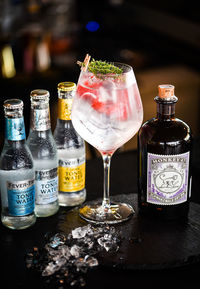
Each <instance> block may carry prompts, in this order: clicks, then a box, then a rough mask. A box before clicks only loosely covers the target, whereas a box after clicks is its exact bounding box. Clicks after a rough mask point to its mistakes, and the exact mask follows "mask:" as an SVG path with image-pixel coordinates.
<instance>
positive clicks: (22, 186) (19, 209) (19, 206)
mask: <svg viewBox="0 0 200 289" xmlns="http://www.w3.org/2000/svg"><path fill="white" fill-rule="evenodd" d="M7 193H8V211H9V214H10V215H12V216H26V215H29V214H31V213H33V211H34V208H35V184H34V179H33V180H25V181H17V182H10V181H8V182H7Z"/></svg>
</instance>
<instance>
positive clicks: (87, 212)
mask: <svg viewBox="0 0 200 289" xmlns="http://www.w3.org/2000/svg"><path fill="white" fill-rule="evenodd" d="M133 214H134V210H133V208H132V207H131V206H130V205H128V204H125V203H111V204H110V206H109V207H103V206H102V203H97V204H96V203H92V202H91V203H86V204H84V205H83V206H82V207H81V208H80V209H79V215H80V217H81V218H82V219H84V220H86V221H88V222H90V223H95V224H117V223H121V222H124V221H127V220H128V219H130V218H131V217H132V215H133Z"/></svg>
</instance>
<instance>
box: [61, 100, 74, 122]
mask: <svg viewBox="0 0 200 289" xmlns="http://www.w3.org/2000/svg"><path fill="white" fill-rule="evenodd" d="M72 103H73V98H68V99H63V98H59V99H58V118H59V119H63V120H71V111H72Z"/></svg>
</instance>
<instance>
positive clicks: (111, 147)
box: [72, 61, 143, 224]
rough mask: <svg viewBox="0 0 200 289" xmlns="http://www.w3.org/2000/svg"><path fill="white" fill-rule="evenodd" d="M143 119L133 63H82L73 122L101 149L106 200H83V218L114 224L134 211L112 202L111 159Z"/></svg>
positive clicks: (89, 140)
mask: <svg viewBox="0 0 200 289" xmlns="http://www.w3.org/2000/svg"><path fill="white" fill-rule="evenodd" d="M102 67H103V69H102ZM94 68H95V70H94ZM105 68H106V69H105ZM142 120H143V108H142V102H141V99H140V93H139V90H138V87H137V83H136V79H135V75H134V73H133V69H132V67H130V66H129V65H126V64H121V63H114V64H108V63H106V62H101V61H92V62H91V64H89V68H88V69H87V67H86V69H85V66H83V69H82V71H81V73H80V77H79V80H78V86H77V91H76V96H75V98H74V102H73V107H72V122H73V125H74V128H75V129H76V131H77V132H78V133H79V134H80V136H81V137H82V138H83V139H84V140H86V141H87V142H88V143H90V144H91V145H92V146H94V147H95V148H96V149H97V150H98V151H99V152H100V153H101V155H102V158H103V164H104V194H103V201H102V202H98V201H94V202H88V203H86V204H84V205H83V206H82V207H81V208H80V209H79V214H80V216H81V217H82V218H83V219H85V220H87V221H89V222H94V223H109V224H114V223H119V222H123V221H125V220H128V219H129V218H130V217H131V216H132V215H133V213H134V210H133V208H132V207H131V206H130V205H129V204H126V203H124V202H118V203H113V202H110V197H109V183H110V181H109V172H110V161H111V157H112V155H113V153H114V152H115V150H116V149H117V148H119V147H120V146H122V145H123V144H124V143H126V142H127V141H128V140H130V139H131V138H132V137H133V136H134V135H135V134H136V132H137V131H138V130H139V128H140V126H141V124H142Z"/></svg>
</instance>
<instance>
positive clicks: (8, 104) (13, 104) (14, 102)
mask: <svg viewBox="0 0 200 289" xmlns="http://www.w3.org/2000/svg"><path fill="white" fill-rule="evenodd" d="M3 106H4V108H6V109H22V108H23V106H24V103H23V101H22V100H21V99H16V98H13V99H7V100H5V101H4V103H3Z"/></svg>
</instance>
